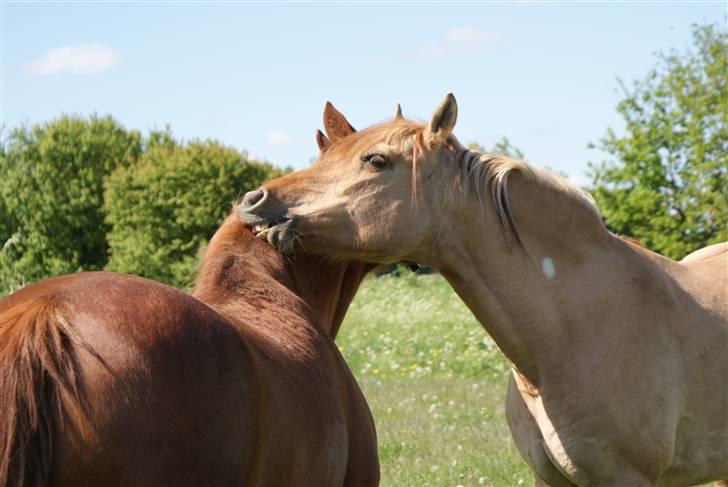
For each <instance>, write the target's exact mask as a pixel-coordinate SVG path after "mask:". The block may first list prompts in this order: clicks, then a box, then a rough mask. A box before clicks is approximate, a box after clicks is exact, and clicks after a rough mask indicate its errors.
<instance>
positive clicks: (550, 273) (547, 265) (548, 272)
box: [541, 257, 556, 279]
mask: <svg viewBox="0 0 728 487" xmlns="http://www.w3.org/2000/svg"><path fill="white" fill-rule="evenodd" d="M541 270H542V271H543V275H544V276H546V279H553V278H554V276H556V267H554V261H553V260H551V257H544V258H543V260H542V261H541Z"/></svg>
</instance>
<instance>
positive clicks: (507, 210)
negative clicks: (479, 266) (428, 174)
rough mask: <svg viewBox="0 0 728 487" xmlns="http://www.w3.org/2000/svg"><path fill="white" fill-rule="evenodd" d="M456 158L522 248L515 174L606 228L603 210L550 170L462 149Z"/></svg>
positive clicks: (478, 193) (480, 198)
mask: <svg viewBox="0 0 728 487" xmlns="http://www.w3.org/2000/svg"><path fill="white" fill-rule="evenodd" d="M455 159H456V162H457V163H458V164H459V167H460V169H461V171H463V173H464V175H465V178H466V180H467V181H468V182H469V183H470V185H471V187H472V189H473V191H474V192H475V195H476V198H477V199H478V201H479V203H480V205H481V206H482V205H484V204H486V202H488V201H489V202H490V203H491V204H492V205H493V208H494V209H495V212H496V215H497V216H498V221H499V222H500V224H501V227H502V228H503V229H504V230H505V231H507V235H508V236H510V237H511V238H512V239H514V240H515V241H516V242H517V243H518V244H519V245H521V246H522V243H521V239H520V236H519V234H518V231H517V230H516V224H515V220H514V218H513V212H512V211H511V207H510V199H509V196H508V178H509V176H510V175H511V174H512V173H514V172H518V173H519V174H521V175H522V176H523V177H524V178H525V179H526V180H527V181H529V182H531V183H533V184H535V185H536V186H537V188H540V189H544V190H547V191H551V192H555V193H557V194H560V195H562V196H565V197H567V198H568V199H570V200H571V201H573V202H574V203H576V204H577V207H579V208H581V209H583V210H585V211H586V212H588V213H589V214H591V215H592V216H594V217H595V218H596V219H597V221H598V222H599V224H600V225H603V224H602V216H601V214H600V213H599V209H598V208H597V206H596V203H595V202H594V199H593V198H592V196H591V195H590V194H589V193H587V192H586V191H584V190H582V189H580V188H578V187H576V186H574V185H573V184H571V183H570V182H569V181H568V180H567V179H565V178H563V177H561V176H558V175H556V174H554V173H552V172H550V171H548V170H546V169H539V168H536V167H533V166H530V165H529V164H527V163H526V162H525V161H521V160H518V159H513V158H510V157H506V156H502V155H496V154H488V153H482V152H478V151H474V150H469V149H462V150H460V151H459V152H458V153H457V154H456V156H455ZM484 191H485V192H487V195H488V196H489V198H486V195H485V194H484Z"/></svg>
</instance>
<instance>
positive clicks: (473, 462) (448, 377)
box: [337, 273, 533, 487]
mask: <svg viewBox="0 0 728 487" xmlns="http://www.w3.org/2000/svg"><path fill="white" fill-rule="evenodd" d="M337 343H338V344H339V347H340V348H341V349H342V352H343V354H344V357H345V358H346V360H347V362H348V363H349V365H350V367H351V369H352V371H353V372H354V374H355V375H356V377H357V379H358V381H359V383H360V385H361V387H362V389H363V390H364V394H365V395H366V397H367V400H368V401H369V405H370V407H371V409H372V413H373V415H374V420H375V422H376V425H377V433H378V435H379V454H380V462H381V467H382V485H383V486H453V487H454V486H457V485H462V486H479V485H489V486H517V485H533V480H532V478H531V475H530V473H529V472H528V469H527V468H526V466H525V464H524V463H523V461H522V460H521V458H520V457H519V455H518V452H517V451H516V449H515V446H514V445H513V443H512V441H511V439H510V433H509V431H508V427H507V425H506V422H505V415H504V412H503V404H504V399H505V387H506V382H507V377H508V370H509V368H508V365H507V364H506V361H505V360H504V359H503V357H502V355H501V354H500V352H499V351H498V350H497V348H496V347H495V345H494V344H493V342H492V340H490V338H488V336H487V335H486V333H485V331H484V330H483V328H482V327H481V326H480V324H479V323H478V322H477V321H476V320H475V318H474V317H473V315H472V314H471V313H470V311H468V309H467V308H466V307H465V305H464V304H463V303H462V302H461V301H460V299H459V298H458V297H457V296H456V295H455V293H454V292H453V291H452V290H451V289H450V287H449V285H448V284H447V282H445V280H444V279H443V278H442V277H440V276H439V275H415V274H412V273H405V274H404V275H403V276H402V277H388V276H385V277H380V278H370V279H367V280H366V281H365V283H364V285H363V286H362V288H361V290H360V291H359V293H358V294H357V297H356V299H355V300H354V303H353V304H352V306H351V308H350V310H349V313H348V315H347V317H346V320H345V321H344V324H343V326H342V329H341V332H340V335H339V338H338V339H337Z"/></svg>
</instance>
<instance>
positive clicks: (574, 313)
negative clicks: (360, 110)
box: [241, 94, 728, 486]
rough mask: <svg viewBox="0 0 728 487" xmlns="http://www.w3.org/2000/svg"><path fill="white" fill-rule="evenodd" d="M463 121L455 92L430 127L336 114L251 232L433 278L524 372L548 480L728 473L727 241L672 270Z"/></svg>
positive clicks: (514, 404)
mask: <svg viewBox="0 0 728 487" xmlns="http://www.w3.org/2000/svg"><path fill="white" fill-rule="evenodd" d="M456 115H457V106H456V103H455V99H454V97H453V96H452V95H451V94H450V95H448V96H447V97H446V98H445V100H444V101H443V102H442V104H441V105H440V106H439V108H438V109H437V110H436V112H435V113H434V115H433V117H432V119H431V121H430V122H429V124H428V125H427V126H421V125H418V124H416V123H413V122H410V121H407V120H405V119H403V118H402V117H401V113H400V111H399V110H398V111H397V114H396V116H395V118H394V119H393V120H391V121H389V122H387V123H383V124H381V125H377V126H373V127H370V128H368V129H366V130H363V131H361V132H354V131H353V129H351V127H350V125H349V124H348V122H346V121H345V119H344V118H343V116H342V115H341V114H340V113H338V112H337V111H336V110H335V109H333V107H331V106H330V105H327V109H326V112H325V125H326V128H327V131H328V132H329V137H328V138H324V137H323V136H319V141H320V143H321V144H322V145H323V146H324V150H323V151H322V154H321V156H320V157H319V160H318V161H317V162H315V163H314V164H313V165H312V166H311V167H310V168H307V169H305V170H302V171H299V172H296V173H292V174H289V175H287V176H284V177H282V178H280V179H277V180H274V181H272V182H270V183H268V184H266V185H265V186H264V187H263V188H262V189H261V190H259V191H258V192H257V193H256V197H255V198H254V200H255V201H254V202H251V201H249V203H253V204H250V205H249V206H248V207H246V208H243V207H241V211H243V213H244V214H243V215H242V218H243V219H245V220H249V219H252V218H254V217H255V218H258V219H261V220H267V221H268V222H269V225H268V226H270V228H268V229H266V230H265V234H264V236H265V237H266V238H267V239H268V240H269V241H270V242H272V243H274V244H276V245H277V246H278V247H279V248H280V249H281V250H283V251H287V252H288V251H291V249H293V246H292V243H293V241H294V239H301V241H302V243H303V244H304V245H305V246H306V249H307V251H311V252H319V253H325V254H328V255H332V256H333V257H335V258H355V259H362V260H367V261H372V262H390V261H393V260H412V261H416V262H421V263H424V264H427V265H430V266H432V267H435V268H436V269H439V270H440V271H441V272H442V274H443V276H444V277H445V278H446V279H447V280H448V281H449V282H450V283H451V285H452V286H453V287H454V288H455V290H456V292H457V293H458V294H459V295H460V297H461V298H462V299H463V301H465V303H466V304H467V305H468V307H469V308H470V309H471V311H472V312H473V313H474V314H475V316H476V317H477V318H478V320H479V321H480V322H481V323H482V324H483V326H484V327H485V329H486V330H487V331H488V333H489V334H490V335H491V336H492V337H493V339H494V340H495V341H496V343H497V344H498V346H499V347H500V349H501V350H502V351H503V353H504V354H505V355H506V356H507V357H508V359H509V360H510V362H511V364H512V365H513V372H512V376H511V381H510V387H509V391H508V395H507V416H508V422H509V425H510V428H511V432H512V435H513V438H514V440H515V442H516V445H517V447H518V449H519V451H520V452H521V454H522V456H523V458H524V459H525V461H526V462H527V463H528V465H529V466H530V467H531V468H532V469H533V471H534V472H535V475H536V478H537V480H536V482H537V484H540V485H544V484H548V485H552V486H562V485H569V486H570V485H580V486H587V485H610V486H653V485H662V486H668V485H675V486H677V485H693V484H696V483H700V482H706V481H710V480H717V479H721V478H726V477H728V303H727V294H726V290H727V289H728V287H727V286H728V281H727V277H728V272H727V269H728V267H726V265H727V263H728V261H727V258H728V253H727V251H728V245H727V244H719V245H715V246H713V247H710V248H709V249H706V250H703V251H701V253H700V254H695V255H694V256H692V257H687V258H686V259H685V260H683V261H682V262H675V261H672V260H670V259H667V258H664V257H661V256H660V255H657V254H654V253H652V252H650V251H648V250H645V249H643V248H640V247H639V246H637V245H634V244H631V243H629V242H626V241H625V240H622V239H621V238H618V237H617V236H615V235H613V234H611V233H610V232H609V231H607V229H606V228H605V226H604V224H603V223H602V219H601V217H600V214H599V211H598V210H597V208H596V206H595V205H594V203H593V201H592V199H591V198H590V197H589V196H588V195H587V194H586V193H584V192H582V191H581V190H579V189H577V188H575V187H572V186H571V185H570V184H569V183H567V182H566V181H565V180H562V179H561V178H559V177H556V176H553V175H551V174H550V173H547V172H544V171H542V170H539V169H536V168H533V167H531V166H529V165H527V164H526V163H524V162H521V161H516V160H512V159H508V158H504V157H498V156H493V155H488V154H480V153H478V152H473V151H469V150H467V149H465V148H464V147H463V146H462V145H461V144H460V143H459V142H458V141H457V139H456V138H455V137H454V136H453V135H452V129H453V127H454V125H455V120H456ZM332 120H333V121H332ZM263 226H264V227H265V226H266V225H263ZM259 229H260V228H259Z"/></svg>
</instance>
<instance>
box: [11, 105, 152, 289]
mask: <svg viewBox="0 0 728 487" xmlns="http://www.w3.org/2000/svg"><path fill="white" fill-rule="evenodd" d="M140 151H141V136H140V134H139V133H138V132H135V131H131V132H130V131H127V130H125V129H124V128H123V127H122V126H120V125H119V124H118V123H117V122H116V121H114V120H113V119H112V118H110V117H96V116H92V117H90V118H89V119H83V118H80V117H70V116H63V117H60V118H58V119H56V120H54V121H51V122H48V123H45V124H41V125H36V126H34V127H32V128H28V127H21V128H18V129H16V130H13V131H12V132H11V133H10V134H9V136H8V139H7V140H6V141H4V142H3V144H2V152H0V178H2V184H1V185H0V292H7V291H9V290H12V289H14V288H16V287H18V286H20V285H22V284H23V283H25V282H30V281H33V280H36V279H41V278H43V277H48V276H53V275H57V274H64V273H69V272H75V271H78V270H81V269H101V268H103V266H104V265H105V264H106V260H107V251H108V249H107V244H106V230H107V227H106V224H105V223H104V218H105V215H104V212H103V209H102V203H103V181H104V178H105V177H106V176H107V175H108V174H109V173H110V172H111V171H112V170H113V169H114V168H116V167H126V166H128V165H130V164H132V163H134V161H135V160H136V159H137V157H138V156H139V154H140Z"/></svg>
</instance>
